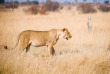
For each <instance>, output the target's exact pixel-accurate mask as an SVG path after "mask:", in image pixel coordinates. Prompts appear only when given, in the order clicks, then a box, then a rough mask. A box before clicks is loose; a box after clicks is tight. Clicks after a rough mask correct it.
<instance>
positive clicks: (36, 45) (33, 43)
mask: <svg viewBox="0 0 110 74" xmlns="http://www.w3.org/2000/svg"><path fill="white" fill-rule="evenodd" d="M45 45H46V44H45V43H37V42H31V46H34V47H39V46H45Z"/></svg>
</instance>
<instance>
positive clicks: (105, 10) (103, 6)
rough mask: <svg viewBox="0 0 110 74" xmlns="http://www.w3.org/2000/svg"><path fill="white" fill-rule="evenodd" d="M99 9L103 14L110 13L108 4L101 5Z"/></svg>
mask: <svg viewBox="0 0 110 74" xmlns="http://www.w3.org/2000/svg"><path fill="white" fill-rule="evenodd" d="M98 9H99V10H100V11H102V12H108V11H110V5H107V4H102V5H99V7H98Z"/></svg>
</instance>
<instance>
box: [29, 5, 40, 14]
mask: <svg viewBox="0 0 110 74" xmlns="http://www.w3.org/2000/svg"><path fill="white" fill-rule="evenodd" d="M38 11H39V9H38V6H31V7H30V8H28V12H30V13H31V14H37V13H38Z"/></svg>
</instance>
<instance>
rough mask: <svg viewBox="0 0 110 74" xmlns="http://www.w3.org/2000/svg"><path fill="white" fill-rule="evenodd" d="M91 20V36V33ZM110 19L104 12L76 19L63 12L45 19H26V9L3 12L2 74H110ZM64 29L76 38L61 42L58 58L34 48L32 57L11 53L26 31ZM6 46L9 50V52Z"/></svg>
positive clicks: (0, 18)
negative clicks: (21, 33) (20, 35)
mask: <svg viewBox="0 0 110 74" xmlns="http://www.w3.org/2000/svg"><path fill="white" fill-rule="evenodd" d="M18 15H19V16H18ZM89 16H91V19H92V20H91V22H90V24H91V25H92V28H91V33H88V30H87V20H88V17H89ZM61 17H62V18H61ZM47 18H48V19H47ZM103 19H104V20H103ZM109 19H110V13H104V14H103V13H100V12H98V13H95V14H86V15H85V14H80V15H79V14H75V15H72V12H70V11H67V10H63V12H61V13H54V12H51V13H50V14H49V15H44V16H42V15H25V14H24V13H23V11H22V8H19V9H18V10H15V11H14V12H13V13H12V12H8V13H7V14H6V12H0V74H110V51H109V50H107V49H108V46H109V42H110V39H109V38H110V29H109V28H110V26H109V22H110V21H109ZM63 27H66V28H68V30H69V31H70V33H71V34H72V38H71V39H69V40H68V41H66V40H65V39H60V40H59V41H58V43H57V44H56V45H55V46H54V48H55V54H56V55H54V56H51V57H50V56H48V50H47V47H45V46H44V47H31V48H30V50H29V52H28V53H25V50H24V51H20V50H19V49H17V48H16V49H13V50H12V49H10V48H12V47H14V45H15V43H16V38H17V35H18V34H19V33H20V32H22V31H24V30H40V31H42V30H43V31H44V30H50V29H53V28H59V29H62V28H63ZM4 45H7V46H8V47H9V50H5V49H4V48H3V46H4Z"/></svg>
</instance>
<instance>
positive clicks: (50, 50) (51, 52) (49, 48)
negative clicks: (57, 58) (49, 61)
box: [48, 45, 55, 55]
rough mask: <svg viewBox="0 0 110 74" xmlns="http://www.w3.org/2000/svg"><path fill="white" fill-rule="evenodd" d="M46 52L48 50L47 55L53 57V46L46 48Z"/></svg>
mask: <svg viewBox="0 0 110 74" xmlns="http://www.w3.org/2000/svg"><path fill="white" fill-rule="evenodd" d="M48 50H49V55H54V53H55V50H54V48H53V45H49V46H48Z"/></svg>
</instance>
